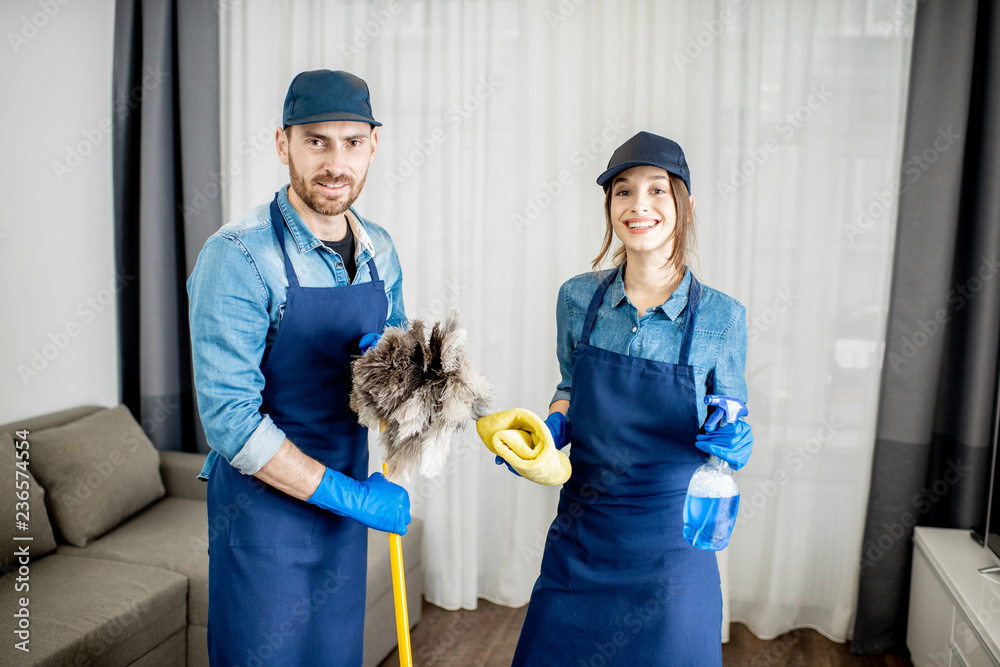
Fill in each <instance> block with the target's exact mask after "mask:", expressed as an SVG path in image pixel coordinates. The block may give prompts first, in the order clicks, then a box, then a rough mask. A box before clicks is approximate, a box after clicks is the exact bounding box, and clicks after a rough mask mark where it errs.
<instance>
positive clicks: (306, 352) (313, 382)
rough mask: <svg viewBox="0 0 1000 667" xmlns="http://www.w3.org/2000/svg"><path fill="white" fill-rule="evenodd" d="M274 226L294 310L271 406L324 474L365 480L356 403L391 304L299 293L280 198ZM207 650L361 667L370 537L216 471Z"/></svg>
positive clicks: (252, 658)
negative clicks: (360, 356)
mask: <svg viewBox="0 0 1000 667" xmlns="http://www.w3.org/2000/svg"><path fill="white" fill-rule="evenodd" d="M271 224H272V226H273V227H274V232H275V234H277V236H278V243H279V244H280V245H281V251H282V253H283V254H284V258H285V271H286V273H287V276H288V298H287V301H286V302H285V309H284V314H283V315H282V318H281V324H280V326H279V328H278V334H277V337H276V338H275V340H274V344H273V345H272V346H271V350H270V354H269V355H268V356H267V359H266V360H265V361H264V362H263V363H262V365H261V371H262V372H263V374H264V383H265V384H264V390H263V393H262V398H263V404H262V405H261V407H260V411H261V412H262V413H264V414H267V415H270V417H271V419H272V420H274V423H275V424H277V425H278V427H279V428H280V429H281V430H283V431H284V432H285V434H286V435H287V436H288V438H289V439H290V440H291V441H292V442H293V443H295V445H296V446H297V447H298V448H299V449H301V450H302V451H303V452H305V453H306V454H308V455H309V456H311V457H313V458H315V459H317V460H318V461H320V462H321V463H323V464H324V465H326V466H328V467H330V468H333V469H335V470H339V471H340V472H342V473H344V474H346V475H349V476H350V477H353V478H354V479H359V480H363V479H365V478H367V476H368V437H367V429H365V428H364V427H362V426H360V425H359V424H358V420H357V416H356V415H355V414H354V413H353V412H352V411H351V409H350V407H349V405H348V402H349V398H350V393H351V367H350V362H351V357H352V355H356V354H357V352H358V342H359V341H360V339H361V336H362V335H363V334H365V333H368V332H380V331H382V329H383V327H384V326H385V321H386V311H387V310H388V299H387V298H386V295H385V288H384V284H383V282H382V281H380V280H379V276H378V270H377V269H376V268H375V260H374V258H372V259H370V260H368V269H369V271H370V272H371V282H365V283H360V284H357V285H351V286H346V287H301V286H300V285H299V281H298V277H297V276H296V275H295V269H294V268H293V267H292V262H291V260H290V259H289V257H288V251H287V249H286V247H285V219H284V216H283V215H282V213H281V210H280V209H279V208H278V204H277V197H275V200H274V202H272V203H271ZM208 518H209V525H211V526H219V525H221V526H225V525H228V526H229V530H228V531H226V530H214V529H213V530H212V531H210V534H209V556H210V558H209V607H208V647H209V656H210V659H211V663H212V664H213V665H219V666H220V667H221V666H223V665H225V666H231V665H247V666H248V667H262V666H263V665H288V666H292V665H295V666H305V665H324V666H327V665H340V666H344V667H348V666H350V667H358V666H359V665H361V656H362V649H363V636H364V620H365V619H364V616H365V577H366V565H367V552H368V529H367V528H365V527H364V526H362V525H361V524H360V523H358V522H356V521H354V520H352V519H347V518H344V517H341V516H337V515H335V514H332V513H330V512H328V511H326V510H322V509H319V508H317V507H314V506H312V505H309V504H307V503H305V502H303V501H301V500H296V499H295V498H292V497H291V496H287V495H285V494H284V493H281V492H280V491H277V490H275V489H273V488H271V487H269V486H267V485H265V484H263V483H261V482H260V481H258V480H257V479H256V478H255V477H252V476H248V475H243V474H241V473H240V472H238V471H237V470H236V469H235V468H233V467H232V466H231V465H229V464H228V462H226V460H225V459H222V458H220V459H217V463H216V465H215V466H214V469H213V470H212V472H211V475H210V478H209V488H208Z"/></svg>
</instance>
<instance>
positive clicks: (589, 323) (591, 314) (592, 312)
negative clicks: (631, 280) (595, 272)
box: [580, 268, 619, 345]
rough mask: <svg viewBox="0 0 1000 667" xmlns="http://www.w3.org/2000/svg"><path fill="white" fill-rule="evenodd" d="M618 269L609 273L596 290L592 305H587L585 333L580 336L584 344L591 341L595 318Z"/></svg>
mask: <svg viewBox="0 0 1000 667" xmlns="http://www.w3.org/2000/svg"><path fill="white" fill-rule="evenodd" d="M618 271H619V269H618V268H615V270H614V271H612V272H611V273H609V274H608V277H607V278H605V279H604V280H603V281H602V282H601V285H600V287H598V288H597V291H596V292H594V298H592V299H591V300H590V306H588V307H587V317H585V318H584V320H583V334H582V335H581V336H580V342H581V343H583V344H584V345H587V344H589V342H590V332H591V330H592V329H593V328H594V320H595V319H597V311H598V310H600V308H601V302H602V301H604V295H605V294H606V293H607V291H608V286H610V285H611V281H613V280H614V279H615V276H617V275H618Z"/></svg>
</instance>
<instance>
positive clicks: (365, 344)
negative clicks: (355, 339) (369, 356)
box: [358, 333, 382, 354]
mask: <svg viewBox="0 0 1000 667" xmlns="http://www.w3.org/2000/svg"><path fill="white" fill-rule="evenodd" d="M380 340H382V334H380V333H366V334H365V335H364V336H362V337H361V342H360V343H359V344H358V347H359V348H361V354H364V353H365V352H367V351H368V350H370V349H372V348H373V347H375V345H376V344H378V342H379V341H380Z"/></svg>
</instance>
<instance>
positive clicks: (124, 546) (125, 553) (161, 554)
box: [57, 497, 208, 625]
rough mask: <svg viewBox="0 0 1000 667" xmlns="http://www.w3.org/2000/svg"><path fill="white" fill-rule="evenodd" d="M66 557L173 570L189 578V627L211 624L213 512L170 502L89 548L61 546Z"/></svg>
mask: <svg viewBox="0 0 1000 667" xmlns="http://www.w3.org/2000/svg"><path fill="white" fill-rule="evenodd" d="M57 553H59V554H60V555H63V556H83V557H86V558H101V559H105V560H111V561H120V562H124V563H137V564H140V565H151V566H154V567H159V568H163V569H165V570H170V571H172V572H176V573H178V574H181V575H183V576H184V577H186V578H187V579H188V608H187V619H188V623H191V624H194V625H207V624H208V508H207V505H206V504H205V503H204V502H201V501H198V500H188V499H186V498H171V497H167V498H164V499H163V500H161V501H160V502H158V503H156V504H155V505H153V506H152V507H149V508H147V509H146V510H145V511H143V512H141V513H139V514H137V515H136V516H134V517H132V519H131V520H130V521H129V522H128V523H126V524H124V525H122V526H119V527H118V528H117V529H116V530H113V531H111V532H110V533H108V534H107V535H105V536H104V537H101V538H99V539H97V540H95V541H94V542H93V543H92V544H90V545H89V546H87V547H85V548H82V549H81V548H79V547H72V546H68V545H60V546H59V549H58V551H57Z"/></svg>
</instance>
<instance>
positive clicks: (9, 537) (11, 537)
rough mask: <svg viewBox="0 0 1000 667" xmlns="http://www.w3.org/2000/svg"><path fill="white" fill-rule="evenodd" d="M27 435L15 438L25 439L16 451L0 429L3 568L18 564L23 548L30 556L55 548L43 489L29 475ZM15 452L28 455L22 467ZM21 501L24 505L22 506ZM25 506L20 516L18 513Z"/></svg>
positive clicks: (0, 548)
mask: <svg viewBox="0 0 1000 667" xmlns="http://www.w3.org/2000/svg"><path fill="white" fill-rule="evenodd" d="M30 438H31V434H30V433H29V434H28V440H27V441H24V440H21V439H20V438H18V444H21V443H22V442H28V446H27V447H25V446H24V445H22V449H21V450H17V449H15V448H14V439H13V438H11V436H10V434H9V433H6V432H0V568H3V569H8V568H12V567H15V566H16V565H18V561H19V555H18V554H19V553H20V552H22V549H24V548H27V550H28V554H29V558H32V559H34V558H38V557H39V556H44V555H45V554H47V553H49V552H50V551H52V550H54V549H55V548H56V540H55V537H53V535H52V525H51V524H50V523H49V515H48V514H47V513H46V512H45V489H43V488H42V487H41V486H39V484H38V482H36V481H35V478H34V476H33V475H32V474H31V440H30ZM18 451H26V452H27V457H26V458H25V459H22V460H21V461H22V463H26V465H24V466H23V467H18V465H17V463H18V458H17V452H18ZM18 473H20V474H18ZM19 494H20V495H19ZM22 498H26V500H22ZM22 502H24V503H26V505H21V504H20V503H22ZM25 509H26V510H27V511H26V512H24V514H23V515H22V514H19V512H20V511H21V510H25ZM19 521H24V524H23V525H25V526H27V529H26V530H21V529H19V528H18V526H19V525H22V524H20V523H19ZM20 538H29V539H20Z"/></svg>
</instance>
